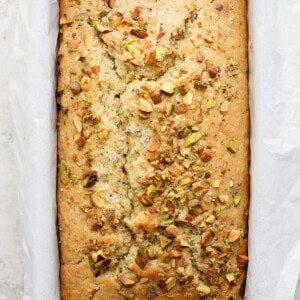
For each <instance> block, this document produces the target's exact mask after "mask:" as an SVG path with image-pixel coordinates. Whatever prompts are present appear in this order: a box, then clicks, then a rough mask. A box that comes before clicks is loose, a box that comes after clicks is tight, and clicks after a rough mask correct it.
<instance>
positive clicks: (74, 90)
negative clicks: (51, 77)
mask: <svg viewBox="0 0 300 300" xmlns="http://www.w3.org/2000/svg"><path fill="white" fill-rule="evenodd" d="M69 87H70V89H71V91H72V93H73V94H74V95H77V94H79V93H80V91H81V86H80V84H79V82H77V81H73V82H70V83H69Z"/></svg>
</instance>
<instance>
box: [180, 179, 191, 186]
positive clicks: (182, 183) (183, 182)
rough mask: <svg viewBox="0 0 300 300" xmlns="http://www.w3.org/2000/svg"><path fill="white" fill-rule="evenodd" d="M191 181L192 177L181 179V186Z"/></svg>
mask: <svg viewBox="0 0 300 300" xmlns="http://www.w3.org/2000/svg"><path fill="white" fill-rule="evenodd" d="M191 181H192V180H191V178H183V179H182V180H180V182H179V184H180V185H181V186H184V185H187V184H190V183H191Z"/></svg>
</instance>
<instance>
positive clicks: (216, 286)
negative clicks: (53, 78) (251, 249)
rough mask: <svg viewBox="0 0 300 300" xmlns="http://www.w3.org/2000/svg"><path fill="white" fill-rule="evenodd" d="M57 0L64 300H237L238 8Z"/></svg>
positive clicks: (242, 254)
mask: <svg viewBox="0 0 300 300" xmlns="http://www.w3.org/2000/svg"><path fill="white" fill-rule="evenodd" d="M182 3H183V2H182V1H180V0H172V1H169V0H150V1H147V2H145V1H142V0H136V1H129V0H105V1H102V0H97V1H89V0H60V47H59V53H58V55H59V69H58V72H59V76H58V104H59V107H60V111H59V116H58V128H59V133H58V164H59V172H58V192H57V195H58V217H59V233H60V251H61V272H60V277H61V296H62V299H63V300H73V299H74V300H81V299H82V300H85V299H99V300H102V299H112V300H113V299H135V300H142V299H159V300H163V299H173V300H177V299H178V300H179V299H186V300H188V299H191V300H192V299H207V300H208V299H214V298H215V299H217V300H223V299H224V300H225V299H235V300H236V299H242V297H243V286H244V282H245V277H246V265H247V260H248V258H247V219H248V218H247V215H248V161H249V110H248V87H247V19H246V12H247V8H246V1H244V0H243V1H240V0H234V1H232V0H220V1H206V2H205V1H198V0H187V1H184V4H182Z"/></svg>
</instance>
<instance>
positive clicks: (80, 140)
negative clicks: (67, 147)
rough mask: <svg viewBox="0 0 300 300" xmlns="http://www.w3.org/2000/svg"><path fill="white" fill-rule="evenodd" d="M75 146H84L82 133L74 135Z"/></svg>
mask: <svg viewBox="0 0 300 300" xmlns="http://www.w3.org/2000/svg"><path fill="white" fill-rule="evenodd" d="M73 140H74V142H75V144H77V145H78V146H80V147H82V146H83V145H84V138H83V134H82V132H80V133H76V134H75V135H74V138H73Z"/></svg>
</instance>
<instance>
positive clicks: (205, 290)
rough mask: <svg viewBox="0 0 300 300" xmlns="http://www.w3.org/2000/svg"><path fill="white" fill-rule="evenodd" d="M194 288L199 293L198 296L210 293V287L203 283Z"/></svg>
mask: <svg viewBox="0 0 300 300" xmlns="http://www.w3.org/2000/svg"><path fill="white" fill-rule="evenodd" d="M196 290H197V291H198V292H199V293H200V296H205V295H209V294H210V287H209V286H207V285H205V284H204V283H201V284H199V285H198V287H197V288H196Z"/></svg>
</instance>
